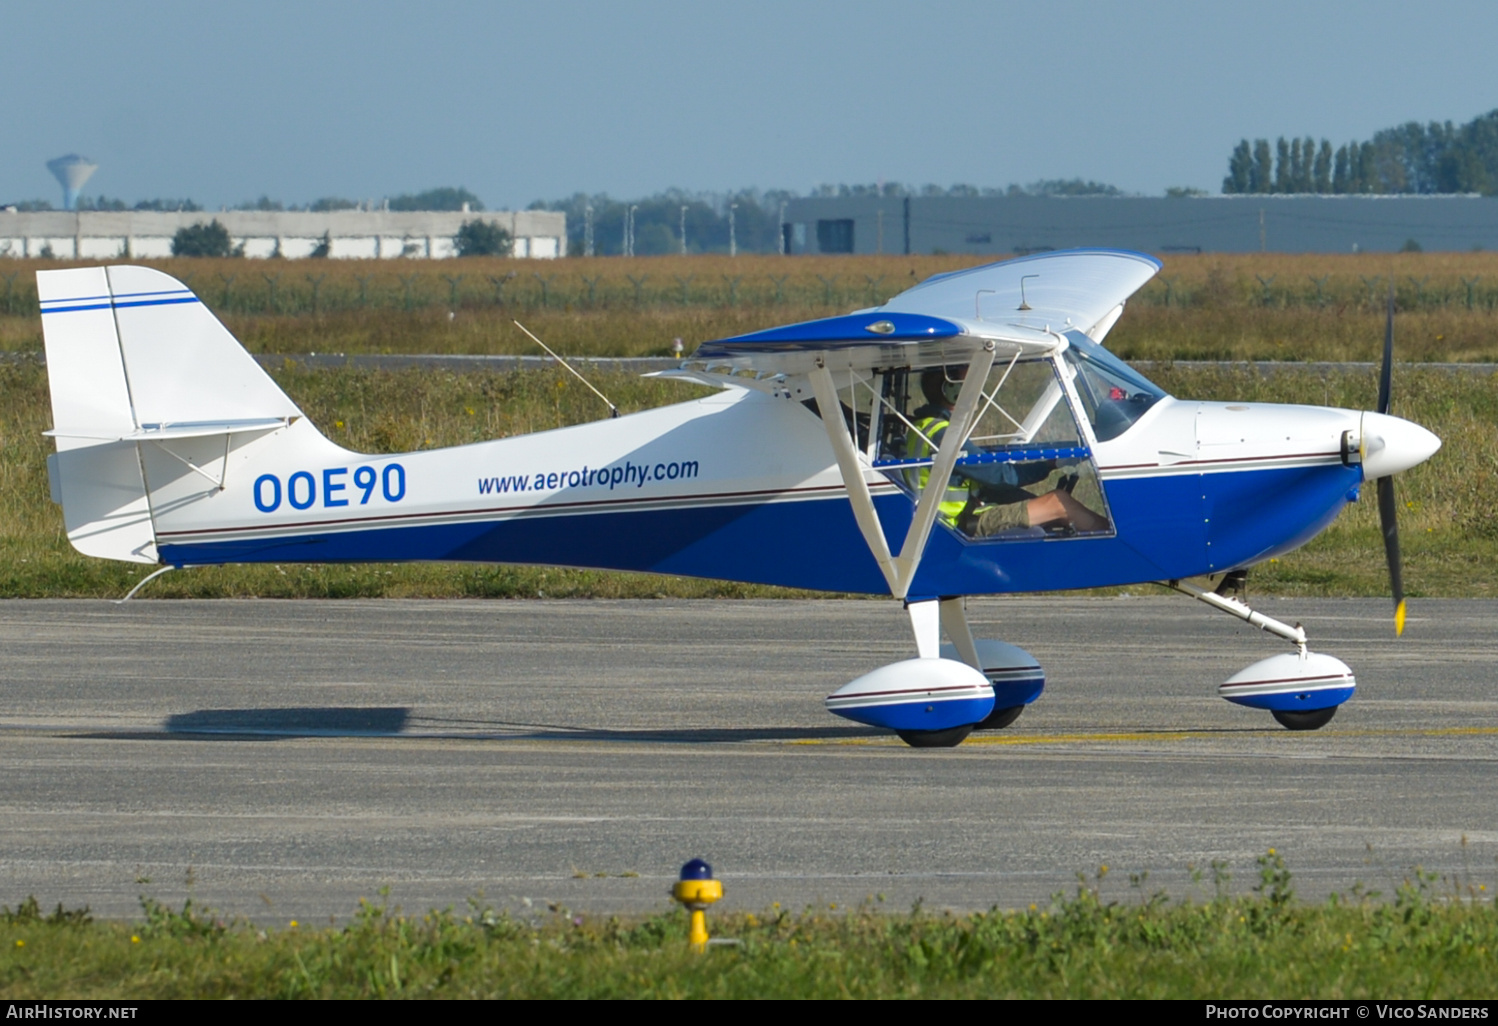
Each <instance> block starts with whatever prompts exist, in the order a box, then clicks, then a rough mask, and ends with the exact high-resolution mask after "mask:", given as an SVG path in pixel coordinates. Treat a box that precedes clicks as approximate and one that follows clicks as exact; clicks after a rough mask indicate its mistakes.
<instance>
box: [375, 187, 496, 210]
mask: <svg viewBox="0 0 1498 1026" xmlns="http://www.w3.org/2000/svg"><path fill="white" fill-rule="evenodd" d="M465 203H466V204H467V205H468V209H469V210H473V211H479V210H483V209H484V204H483V203H482V202H480V200H479V198H478V197H477V196H475V195H474V194H473V193H471V192H469V191H468V190H467V189H454V188H452V187H451V186H443V187H442V188H440V189H428V190H427V191H426V192H418V193H416V194H415V195H414V196H413V195H410V194H406V195H402V196H396V197H394V198H392V199H391V200H390V209H391V210H462V209H463V205H464V204H465Z"/></svg>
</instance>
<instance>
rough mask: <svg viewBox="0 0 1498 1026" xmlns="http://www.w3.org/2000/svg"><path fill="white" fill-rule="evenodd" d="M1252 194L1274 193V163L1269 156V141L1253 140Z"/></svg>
mask: <svg viewBox="0 0 1498 1026" xmlns="http://www.w3.org/2000/svg"><path fill="white" fill-rule="evenodd" d="M1251 191H1252V192H1273V191H1274V161H1273V160H1272V159H1271V158H1270V156H1269V140H1268V139H1255V140H1254V167H1253V188H1252V190H1251Z"/></svg>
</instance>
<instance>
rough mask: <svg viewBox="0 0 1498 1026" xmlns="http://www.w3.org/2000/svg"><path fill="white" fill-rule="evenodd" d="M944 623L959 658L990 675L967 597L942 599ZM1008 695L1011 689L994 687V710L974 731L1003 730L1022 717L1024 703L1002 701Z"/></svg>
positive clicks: (942, 621)
mask: <svg viewBox="0 0 1498 1026" xmlns="http://www.w3.org/2000/svg"><path fill="white" fill-rule="evenodd" d="M941 625H942V627H944V628H945V629H946V632H947V637H949V638H951V639H952V647H953V648H955V649H956V650H957V657H958V658H959V659H961V660H962V661H963V662H965V663H967V664H968V665H969V666H971V667H972V668H973V669H975V670H978V671H980V672H983V673H985V674H986V673H987V671H988V669H989V668H988V667H985V666H984V665H983V662H982V657H981V656H980V655H979V654H978V643H977V641H976V640H975V639H974V638H973V630H972V628H971V627H970V626H968V622H967V600H966V599H965V598H962V597H961V596H958V597H957V598H945V599H942V600H941ZM990 661H992V660H990ZM1006 695H1007V692H1005V691H1004V690H1002V689H1001V688H1000V687H997V686H996V687H995V688H994V698H995V702H994V707H993V712H991V713H989V714H988V715H987V716H986V717H984V718H983V721H982V722H981V723H978V724H977V725H976V726H974V727H973V729H974V730H1003V729H1004V728H1005V727H1007V726H1009V724H1011V723H1013V722H1014V721H1015V720H1017V719H1019V714H1020V713H1022V712H1024V711H1025V705H1024V703H1023V702H1021V703H1019V704H1017V705H1013V704H1010V702H1004V701H998V699H1000V698H1001V697H1005V696H1006Z"/></svg>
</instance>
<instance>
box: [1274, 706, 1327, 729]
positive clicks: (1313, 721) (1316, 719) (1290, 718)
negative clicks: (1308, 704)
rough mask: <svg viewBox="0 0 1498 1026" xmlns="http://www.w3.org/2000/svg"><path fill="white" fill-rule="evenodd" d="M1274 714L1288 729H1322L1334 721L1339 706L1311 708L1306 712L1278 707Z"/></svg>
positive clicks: (1281, 724)
mask: <svg viewBox="0 0 1498 1026" xmlns="http://www.w3.org/2000/svg"><path fill="white" fill-rule="evenodd" d="M1273 715H1274V718H1275V719H1276V720H1278V721H1279V724H1280V726H1282V727H1284V728H1285V729H1286V730H1320V729H1321V728H1322V727H1324V726H1326V725H1327V724H1328V723H1330V722H1331V721H1332V717H1333V716H1335V715H1337V707H1336V706H1335V705H1333V706H1329V707H1328V708H1325V709H1309V710H1307V711H1305V712H1301V711H1299V710H1289V709H1276V710H1274V711H1273Z"/></svg>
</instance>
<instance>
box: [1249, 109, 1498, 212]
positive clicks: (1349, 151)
mask: <svg viewBox="0 0 1498 1026" xmlns="http://www.w3.org/2000/svg"><path fill="white" fill-rule="evenodd" d="M1222 191H1223V192H1224V193H1227V194H1229V195H1233V194H1248V193H1330V194H1334V195H1351V194H1382V195H1390V194H1395V195H1398V194H1404V195H1440V194H1451V193H1481V194H1482V195H1485V196H1492V195H1495V194H1498V110H1494V111H1489V112H1488V113H1487V114H1483V115H1481V116H1480V117H1476V118H1473V119H1472V120H1471V121H1469V122H1467V123H1466V124H1464V125H1454V124H1452V122H1450V121H1446V122H1437V121H1432V122H1430V123H1429V124H1426V125H1422V124H1420V123H1419V122H1417V121H1411V122H1408V123H1407V124H1403V125H1399V126H1397V127H1395V128H1386V129H1384V130H1382V131H1380V132H1376V133H1374V136H1373V138H1372V139H1370V140H1368V141H1367V142H1361V143H1360V142H1356V141H1353V142H1349V143H1346V144H1344V145H1342V146H1339V147H1337V148H1336V150H1335V151H1334V150H1333V149H1332V144H1331V143H1330V142H1329V141H1328V140H1326V139H1322V140H1321V141H1320V143H1317V141H1316V140H1315V139H1313V138H1311V137H1309V136H1307V137H1306V138H1304V139H1289V140H1287V139H1285V138H1284V136H1281V137H1280V138H1279V139H1277V140H1276V141H1275V145H1274V148H1273V150H1271V149H1270V145H1269V140H1268V139H1256V140H1254V142H1253V143H1250V142H1249V141H1248V140H1247V139H1243V140H1241V141H1240V142H1239V143H1238V145H1237V146H1235V147H1234V148H1233V152H1232V155H1231V156H1230V157H1229V158H1228V173H1227V177H1226V178H1224V179H1223V180H1222Z"/></svg>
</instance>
